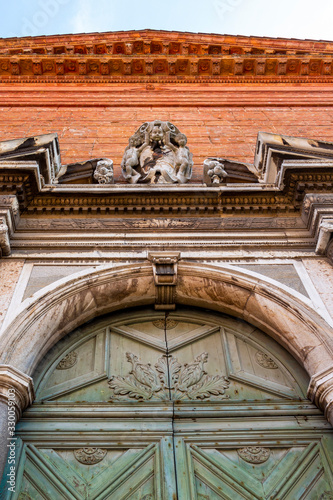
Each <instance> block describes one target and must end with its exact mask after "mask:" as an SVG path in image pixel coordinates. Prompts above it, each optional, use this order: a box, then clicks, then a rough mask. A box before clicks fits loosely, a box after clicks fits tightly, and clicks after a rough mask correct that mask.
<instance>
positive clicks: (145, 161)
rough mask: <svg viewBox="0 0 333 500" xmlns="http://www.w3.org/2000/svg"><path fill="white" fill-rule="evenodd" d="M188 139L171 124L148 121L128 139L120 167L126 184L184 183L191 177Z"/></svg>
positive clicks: (191, 164) (191, 162) (190, 155)
mask: <svg viewBox="0 0 333 500" xmlns="http://www.w3.org/2000/svg"><path fill="white" fill-rule="evenodd" d="M186 142H187V139H186V136H185V135H184V134H182V133H180V132H179V130H178V129H177V127H175V126H174V125H172V123H170V122H162V121H160V120H155V121H153V122H146V123H144V124H143V125H141V127H140V128H139V129H138V130H137V131H136V132H135V134H134V135H132V136H131V137H130V138H129V141H128V146H127V148H126V149H125V152H124V156H123V160H122V162H121V168H122V172H123V175H124V177H125V179H126V180H127V182H130V183H131V184H136V183H150V184H168V183H181V184H183V183H185V182H188V180H189V179H190V178H191V175H192V166H193V161H192V154H191V153H190V150H189V148H188V147H187V146H186Z"/></svg>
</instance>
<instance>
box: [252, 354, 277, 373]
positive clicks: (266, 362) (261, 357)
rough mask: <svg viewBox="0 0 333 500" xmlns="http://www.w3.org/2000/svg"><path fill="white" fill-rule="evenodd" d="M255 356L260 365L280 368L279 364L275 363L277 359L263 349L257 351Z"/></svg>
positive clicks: (270, 368)
mask: <svg viewBox="0 0 333 500" xmlns="http://www.w3.org/2000/svg"><path fill="white" fill-rule="evenodd" d="M255 358H256V362H257V363H258V365H260V366H262V367H263V368H267V369H269V370H276V369H277V368H278V365H277V364H276V363H275V361H274V360H273V359H272V358H270V357H269V356H268V355H267V354H266V353H264V352H262V351H258V352H256V355H255Z"/></svg>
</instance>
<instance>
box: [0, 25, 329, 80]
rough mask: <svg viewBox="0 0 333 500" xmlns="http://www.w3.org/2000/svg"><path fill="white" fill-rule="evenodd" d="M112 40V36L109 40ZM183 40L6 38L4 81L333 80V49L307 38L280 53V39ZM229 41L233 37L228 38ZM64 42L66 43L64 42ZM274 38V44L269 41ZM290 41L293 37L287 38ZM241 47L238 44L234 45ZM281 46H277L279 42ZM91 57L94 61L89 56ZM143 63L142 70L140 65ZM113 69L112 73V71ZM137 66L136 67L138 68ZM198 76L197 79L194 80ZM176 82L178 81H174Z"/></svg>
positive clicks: (0, 51)
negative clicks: (36, 40) (321, 47)
mask: <svg viewBox="0 0 333 500" xmlns="http://www.w3.org/2000/svg"><path fill="white" fill-rule="evenodd" d="M108 38H111V40H112V41H111V40H110V41H109V40H107V39H108ZM182 39H183V40H182V41H181V42H179V41H178V40H177V41H176V40H174V37H173V35H167V34H166V35H164V36H162V35H159V36H158V38H156V34H155V33H154V34H153V36H152V35H151V34H149V33H148V32H142V38H141V37H140V38H137V37H135V38H133V39H131V37H128V35H127V36H126V38H123V37H122V35H121V34H117V35H116V36H112V35H111V34H108V35H107V36H104V37H103V39H100V38H99V35H98V34H95V35H94V36H93V38H91V37H89V40H88V39H87V40H82V39H80V42H79V43H74V44H73V40H69V39H67V37H66V36H60V37H59V42H58V43H56V44H55V45H52V44H50V41H48V40H45V41H44V40H43V42H41V41H40V42H39V43H38V46H36V45H35V44H34V39H31V40H25V41H23V42H22V41H20V44H17V43H15V44H14V45H15V49H14V50H15V52H13V49H12V45H13V42H12V41H10V40H8V41H7V40H3V41H2V46H1V47H0V79H1V78H2V79H3V80H8V79H23V78H29V81H44V80H45V81H47V80H48V79H50V78H52V77H54V78H56V79H59V77H61V76H63V75H66V81H80V80H82V79H85V76H86V75H87V74H89V75H90V77H91V78H92V80H90V81H98V80H101V79H103V81H104V79H106V80H107V81H119V80H120V79H121V80H122V79H123V77H125V78H128V79H129V80H131V81H133V80H134V79H135V80H136V81H139V80H140V78H142V77H147V76H149V77H150V78H151V79H154V80H159V79H161V77H162V78H167V79H169V80H171V81H172V80H173V79H177V77H178V76H185V77H186V78H187V82H188V83H191V82H194V81H198V80H201V81H202V80H204V81H206V79H208V78H209V79H213V81H214V79H215V80H216V81H219V82H220V81H231V80H236V81H237V80H240V79H241V81H246V78H247V77H249V78H251V83H252V84H253V83H255V82H256V81H258V82H260V83H264V82H267V83H271V82H273V81H280V80H281V79H283V80H284V81H302V80H304V78H306V79H307V80H306V81H309V79H310V81H311V80H314V81H321V80H325V81H327V80H328V79H329V80H330V79H331V78H332V76H333V75H332V55H331V54H332V48H331V49H329V44H326V50H324V51H323V50H316V48H315V47H314V46H313V45H309V44H308V43H307V42H306V41H303V43H302V42H297V41H295V42H294V43H295V45H298V46H299V45H300V44H301V45H300V46H299V47H298V48H299V49H300V50H297V49H295V50H290V51H288V52H287V53H286V54H284V53H281V50H280V49H281V48H280V45H279V44H277V45H276V41H275V40H269V39H266V40H265V41H263V40H261V41H260V42H261V48H260V50H259V52H258V41H257V42H256V43H252V39H251V40H250V41H249V39H246V43H245V42H244V41H242V39H241V37H235V38H234V41H233V43H231V42H230V40H229V43H228V42H226V40H225V37H224V36H218V35H215V36H212V35H209V38H207V39H206V41H204V40H203V35H200V36H199V35H197V36H196V35H194V34H191V35H185V39H184V34H182ZM229 39H230V37H229ZM60 40H61V45H59V43H60ZM267 41H269V44H267ZM288 42H289V44H290V41H288ZM235 45H236V46H235ZM275 45H276V46H275ZM84 56H88V57H89V61H86V60H85V59H84ZM138 67H140V68H141V69H140V71H138V70H137V68H138ZM109 68H113V71H112V70H111V71H109ZM135 68H136V69H135ZM193 77H194V78H193ZM175 81H177V80H175Z"/></svg>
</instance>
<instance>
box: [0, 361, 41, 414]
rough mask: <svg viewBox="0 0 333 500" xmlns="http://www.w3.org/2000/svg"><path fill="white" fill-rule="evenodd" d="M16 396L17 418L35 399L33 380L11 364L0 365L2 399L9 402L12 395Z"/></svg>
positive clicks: (0, 399)
mask: <svg viewBox="0 0 333 500" xmlns="http://www.w3.org/2000/svg"><path fill="white" fill-rule="evenodd" d="M11 394H13V395H14V396H15V402H16V404H15V410H16V418H17V419H19V418H20V416H21V414H22V412H23V411H24V410H25V409H26V408H27V407H28V406H29V405H31V404H32V402H33V400H34V399H35V391H34V384H33V380H32V378H31V377H29V375H26V374H25V373H23V372H21V371H20V370H18V369H17V368H14V367H13V366H10V365H0V401H2V402H4V403H6V404H7V403H8V400H9V399H10V395H11Z"/></svg>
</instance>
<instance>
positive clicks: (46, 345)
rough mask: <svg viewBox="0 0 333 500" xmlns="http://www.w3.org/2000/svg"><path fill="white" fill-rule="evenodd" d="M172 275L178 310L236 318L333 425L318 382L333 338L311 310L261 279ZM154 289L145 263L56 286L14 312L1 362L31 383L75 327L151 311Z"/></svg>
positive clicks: (183, 266) (327, 392) (231, 272)
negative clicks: (263, 337) (256, 332)
mask: <svg viewBox="0 0 333 500" xmlns="http://www.w3.org/2000/svg"><path fill="white" fill-rule="evenodd" d="M177 275H178V279H177V284H176V286H175V289H176V291H177V295H176V303H177V304H181V305H190V306H194V307H201V308H204V309H211V310H215V311H219V312H222V313H225V314H230V315H231V316H234V317H238V318H241V319H243V320H245V321H247V322H249V323H250V324H252V325H254V326H256V327H258V328H260V329H262V330H263V331H265V332H266V333H267V334H268V335H271V336H272V337H273V338H274V339H275V340H277V341H278V342H279V343H280V344H281V345H282V346H283V347H285V348H286V349H287V350H288V351H289V352H290V353H291V354H292V355H293V356H294V357H295V358H296V359H297V361H298V362H299V363H300V364H301V365H302V366H303V367H304V368H305V370H306V371H307V372H308V373H309V375H310V376H311V377H315V378H314V380H315V382H317V386H318V389H317V386H315V388H314V389H309V391H310V392H309V394H310V395H312V394H317V395H316V396H311V397H312V398H314V397H315V398H316V401H317V403H318V405H319V406H320V408H321V409H322V410H323V411H326V414H327V418H329V419H330V422H331V423H332V424H333V412H331V410H330V408H331V399H330V398H331V395H332V394H333V377H332V376H331V375H330V374H329V376H327V375H325V376H321V378H320V382H318V381H317V379H318V376H317V374H318V373H321V372H320V370H323V371H324V372H325V371H327V372H328V373H330V371H331V370H332V358H333V343H332V338H333V330H332V328H331V327H330V326H329V325H328V324H327V323H326V322H325V320H323V318H321V317H320V316H319V315H318V313H317V312H316V311H315V310H314V309H313V308H312V307H310V306H309V305H307V304H306V303H305V302H302V301H301V300H300V299H299V298H297V297H296V296H295V295H294V294H292V293H289V292H287V291H285V290H282V289H281V288H279V287H278V286H275V285H272V284H271V283H268V282H265V280H264V279H259V278H258V277H253V276H250V275H247V274H246V273H245V272H242V271H239V270H237V269H230V268H229V267H228V268H225V269H224V268H221V267H215V266H209V265H203V264H198V263H185V262H179V263H178V274H177ZM155 286H156V285H155V283H154V276H153V270H152V266H151V264H150V263H149V264H148V263H147V264H143V265H139V264H133V265H128V266H119V267H116V268H111V267H110V266H101V267H100V268H98V269H94V270H89V271H83V272H80V273H77V274H76V275H74V276H71V277H68V278H64V279H62V280H59V281H58V282H56V283H54V284H52V285H49V286H48V287H45V288H44V289H43V290H41V291H40V292H37V293H36V294H35V296H34V298H32V299H27V300H26V301H25V302H24V303H23V304H22V306H21V308H19V309H18V311H17V316H16V318H15V319H14V320H13V321H12V323H11V324H10V325H9V326H8V327H7V328H6V329H5V330H4V331H3V333H2V336H1V346H0V352H3V353H5V354H3V356H2V362H3V363H6V364H7V365H8V364H11V365H15V366H17V367H18V368H19V369H20V370H22V371H23V372H26V373H27V374H29V375H30V374H31V373H33V371H34V369H35V367H36V366H37V364H38V363H39V362H40V360H41V359H42V357H43V356H44V355H45V354H46V352H47V351H48V350H49V349H50V348H51V347H52V346H53V345H54V344H55V343H56V342H58V341H59V340H60V339H61V338H62V337H63V336H65V335H66V334H68V333H69V332H71V331H72V330H74V329H75V328H76V327H78V326H79V325H82V324H83V323H85V322H86V321H89V320H90V319H93V318H94V317H96V316H99V315H103V314H107V313H110V312H112V311H116V310H121V309H123V308H127V307H128V305H129V304H131V306H133V307H136V306H142V305H148V304H153V303H154V302H155V300H156V295H155ZM32 309H33V310H34V315H31V310H32ZM37 323H38V325H37ZM41 337H43V348H42V349H41V343H40V338H41ZM325 377H326V378H325ZM322 379H323V380H322ZM321 380H322V381H321ZM323 384H326V385H323ZM313 385H314V384H312V386H313ZM330 386H331V387H332V389H331V388H330ZM317 390H318V391H319V392H318V393H317ZM320 394H323V395H322V396H320ZM22 406H24V405H22ZM326 408H328V409H327V410H326Z"/></svg>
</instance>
